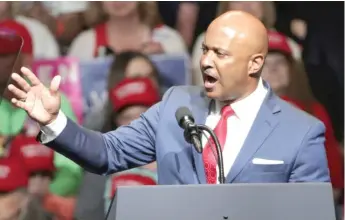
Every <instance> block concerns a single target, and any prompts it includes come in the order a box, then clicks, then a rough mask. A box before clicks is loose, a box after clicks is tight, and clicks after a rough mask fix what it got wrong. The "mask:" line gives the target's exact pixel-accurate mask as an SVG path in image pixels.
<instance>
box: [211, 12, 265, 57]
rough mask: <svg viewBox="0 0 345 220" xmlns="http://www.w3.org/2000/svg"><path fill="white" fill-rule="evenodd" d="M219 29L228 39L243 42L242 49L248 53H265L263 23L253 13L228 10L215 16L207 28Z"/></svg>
mask: <svg viewBox="0 0 345 220" xmlns="http://www.w3.org/2000/svg"><path fill="white" fill-rule="evenodd" d="M215 29H217V30H219V31H221V32H223V33H224V34H225V35H227V36H228V37H229V40H234V41H236V43H237V44H243V46H244V47H242V49H244V50H246V51H248V53H253V54H255V53H261V54H263V55H264V56H266V54H267V48H268V36H267V29H266V28H265V26H264V24H263V23H262V22H261V21H260V20H259V19H257V18H256V17H254V16H253V15H251V14H249V13H246V12H243V11H229V12H226V13H224V14H222V15H220V16H219V17H218V18H216V19H215V20H214V21H213V22H212V23H211V24H210V26H209V28H208V30H210V31H212V30H215Z"/></svg>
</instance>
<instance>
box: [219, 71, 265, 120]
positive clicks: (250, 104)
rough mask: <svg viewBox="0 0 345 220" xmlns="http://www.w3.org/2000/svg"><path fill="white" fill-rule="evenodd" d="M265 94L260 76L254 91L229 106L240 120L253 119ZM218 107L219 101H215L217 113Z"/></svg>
mask: <svg viewBox="0 0 345 220" xmlns="http://www.w3.org/2000/svg"><path fill="white" fill-rule="evenodd" d="M266 94H267V88H265V86H264V84H263V81H262V78H261V77H260V79H259V82H258V86H257V87H256V89H255V90H254V92H252V93H251V94H250V95H249V96H247V97H246V98H244V99H242V100H240V101H237V102H235V103H232V104H231V105H230V106H231V108H232V109H233V110H234V112H235V114H236V116H237V117H238V118H239V119H240V120H253V119H254V118H255V117H256V115H257V113H258V111H259V109H260V107H261V104H262V103H263V101H264V99H265V97H266ZM220 109H221V106H220V103H219V102H217V101H216V112H217V113H219V112H220Z"/></svg>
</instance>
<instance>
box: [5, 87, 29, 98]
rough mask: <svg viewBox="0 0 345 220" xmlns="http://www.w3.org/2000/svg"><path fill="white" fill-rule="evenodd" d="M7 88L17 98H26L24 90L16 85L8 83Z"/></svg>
mask: <svg viewBox="0 0 345 220" xmlns="http://www.w3.org/2000/svg"><path fill="white" fill-rule="evenodd" d="M8 90H10V91H11V92H12V93H13V94H14V95H15V97H16V98H17V99H24V100H25V99H26V92H24V91H22V90H20V89H18V88H17V87H15V86H14V85H12V84H10V85H9V86H8Z"/></svg>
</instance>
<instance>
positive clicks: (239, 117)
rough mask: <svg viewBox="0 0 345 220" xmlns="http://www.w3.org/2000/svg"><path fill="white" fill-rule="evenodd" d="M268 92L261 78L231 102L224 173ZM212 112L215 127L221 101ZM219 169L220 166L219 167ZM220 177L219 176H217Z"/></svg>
mask: <svg viewBox="0 0 345 220" xmlns="http://www.w3.org/2000/svg"><path fill="white" fill-rule="evenodd" d="M266 94H267V89H266V88H265V87H264V85H263V82H262V79H261V78H260V80H259V83H258V86H257V88H256V90H255V91H254V92H253V93H252V94H250V95H249V96H247V97H246V98H244V99H242V100H240V101H237V102H235V103H233V104H231V105H230V106H231V108H232V109H233V110H234V112H235V114H234V115H233V116H231V117H229V118H228V121H227V126H228V127H227V135H226V142H225V146H224V149H223V160H224V174H225V175H227V174H228V173H229V171H230V169H231V167H232V165H233V163H234V162H235V159H236V157H237V155H238V153H239V152H240V150H241V148H242V146H243V143H244V141H245V140H246V138H247V136H248V133H249V131H250V129H251V127H252V125H253V122H254V120H255V118H256V115H257V113H258V111H259V109H260V107H261V104H262V103H263V101H264V99H265V97H266ZM214 103H215V106H212V107H211V108H212V109H211V111H210V114H209V115H208V116H207V118H206V125H207V126H209V127H210V128H212V129H214V128H215V127H216V125H217V123H218V121H219V120H220V117H221V115H220V110H221V106H220V103H219V102H214ZM66 124H67V118H66V116H65V115H64V114H63V113H62V111H60V112H59V114H58V117H57V119H56V120H55V121H53V122H52V123H51V124H48V125H46V126H42V127H41V131H42V135H41V141H42V143H48V142H50V141H52V140H54V139H55V138H56V137H57V136H58V135H59V134H60V133H61V132H62V131H63V129H64V128H65V127H66ZM207 140H208V137H207V136H203V138H202V144H203V146H205V144H206V142H207ZM217 169H218V167H217ZM217 179H218V178H217Z"/></svg>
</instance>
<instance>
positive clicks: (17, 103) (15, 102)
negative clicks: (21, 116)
mask: <svg viewBox="0 0 345 220" xmlns="http://www.w3.org/2000/svg"><path fill="white" fill-rule="evenodd" d="M11 102H12V103H13V105H14V106H16V107H18V108H21V109H24V110H25V111H28V107H27V105H26V104H25V102H23V101H20V100H18V99H16V98H12V99H11Z"/></svg>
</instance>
